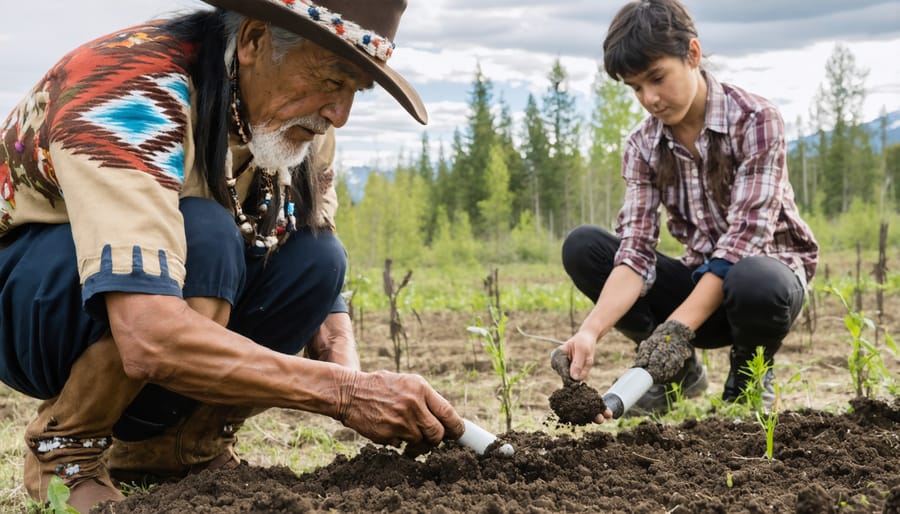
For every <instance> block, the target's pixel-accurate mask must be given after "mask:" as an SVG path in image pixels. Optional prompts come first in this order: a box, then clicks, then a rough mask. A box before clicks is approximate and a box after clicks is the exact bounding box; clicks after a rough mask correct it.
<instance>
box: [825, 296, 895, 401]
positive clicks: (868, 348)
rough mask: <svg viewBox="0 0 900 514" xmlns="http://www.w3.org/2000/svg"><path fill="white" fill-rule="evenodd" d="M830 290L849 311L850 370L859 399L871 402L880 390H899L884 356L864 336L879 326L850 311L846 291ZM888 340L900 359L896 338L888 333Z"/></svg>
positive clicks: (847, 319)
mask: <svg viewBox="0 0 900 514" xmlns="http://www.w3.org/2000/svg"><path fill="white" fill-rule="evenodd" d="M826 290H827V291H828V292H830V293H832V294H834V295H835V296H837V297H838V298H839V299H840V301H841V303H842V304H843V306H844V308H845V309H846V310H847V315H846V316H844V327H846V329H847V332H848V333H849V334H850V357H849V358H848V359H847V366H848V369H849V370H850V377H851V379H852V381H853V385H854V388H855V389H856V396H857V397H858V398H861V397H863V396H865V397H867V398H869V397H871V396H872V395H873V393H874V392H876V391H877V390H878V389H879V388H880V387H887V388H888V389H891V390H893V389H895V387H896V386H895V380H894V378H893V377H892V376H891V374H890V372H889V371H888V369H887V368H886V367H885V365H884V360H883V359H882V357H881V352H880V351H879V350H878V348H876V347H875V345H874V344H872V342H870V341H869V340H868V338H867V337H865V336H864V334H863V333H864V331H865V330H866V329H869V330H877V329H876V326H875V322H874V321H872V320H871V319H869V318H867V317H866V316H865V315H864V314H863V313H862V312H857V311H855V310H854V309H853V308H851V307H850V304H849V303H848V302H847V295H846V292H845V291H841V290H839V289H837V288H835V287H828V288H826ZM884 340H885V345H886V346H887V347H888V349H890V350H891V351H892V352H893V354H894V355H895V356H896V355H898V347H897V343H896V342H895V341H894V339H893V337H891V335H890V334H888V333H887V332H885V333H884Z"/></svg>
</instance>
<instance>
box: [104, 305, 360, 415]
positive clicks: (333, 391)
mask: <svg viewBox="0 0 900 514" xmlns="http://www.w3.org/2000/svg"><path fill="white" fill-rule="evenodd" d="M107 307H108V311H109V318H110V326H111V327H112V334H113V338H114V339H115V341H116V344H117V345H118V346H119V351H120V353H121V355H122V360H123V364H124V366H125V370H126V372H127V373H128V375H129V376H131V377H133V378H142V379H144V380H147V381H150V382H154V383H157V384H159V385H161V386H163V387H166V388H167V389H171V390H172V391H175V392H178V393H181V394H184V395H186V396H189V397H192V398H195V399H197V400H200V401H205V402H213V403H226V404H236V405H253V406H260V407H285V408H292V409H301V410H305V411H310V412H316V413H319V414H325V415H328V416H331V417H336V418H339V417H340V415H341V413H340V407H341V405H342V402H343V399H345V398H346V396H347V395H348V393H349V392H350V391H352V389H353V382H354V380H355V373H356V371H355V370H353V369H350V368H346V367H343V366H338V365H335V364H332V363H328V362H316V361H313V360H310V359H304V358H301V357H298V356H294V355H286V354H282V353H278V352H275V351H273V350H270V349H268V348H265V347H263V346H261V345H259V344H256V343H254V342H253V341H251V340H249V339H247V338H245V337H243V336H241V335H240V334H237V333H235V332H232V331H230V330H228V329H226V328H224V327H222V326H220V325H218V324H217V323H215V322H213V321H212V320H210V319H208V318H206V317H204V316H202V315H201V314H198V313H197V312H195V311H194V310H192V309H190V308H189V307H188V306H187V304H186V303H185V302H184V301H183V300H181V299H179V298H175V297H165V296H153V295H132V294H121V293H116V294H109V295H107Z"/></svg>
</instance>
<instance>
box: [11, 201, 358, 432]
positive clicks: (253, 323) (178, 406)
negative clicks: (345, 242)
mask: <svg viewBox="0 0 900 514" xmlns="http://www.w3.org/2000/svg"><path fill="white" fill-rule="evenodd" d="M180 208H181V212H182V215H183V217H184V223H185V235H186V238H187V245H188V248H187V262H186V269H187V274H186V277H185V283H184V287H183V290H182V293H183V296H184V297H185V298H190V297H213V298H221V299H224V300H226V301H228V302H229V303H230V304H231V305H232V306H233V309H232V314H231V320H230V322H229V328H230V329H231V330H234V331H235V332H238V333H240V334H242V335H244V336H246V337H248V338H250V339H252V340H253V341H255V342H256V343H258V344H261V345H263V346H266V347H268V348H271V349H273V350H275V351H278V352H281V353H286V354H297V353H299V352H300V351H301V350H302V349H303V347H304V346H305V345H306V344H307V343H308V342H309V341H310V339H311V338H312V337H313V335H315V333H316V331H317V330H318V328H319V326H320V325H321V324H322V322H323V321H324V320H325V318H326V317H327V316H328V314H330V313H331V312H335V311H345V310H346V306H345V305H344V303H343V301H342V300H341V298H340V291H341V288H342V287H343V283H344V273H345V271H346V266H347V260H346V259H347V258H346V253H345V252H344V248H343V246H342V245H341V243H340V241H339V240H338V238H337V237H336V236H335V235H334V234H332V233H321V234H312V233H311V232H310V231H308V230H307V231H299V232H297V233H295V234H293V235H292V236H291V237H290V238H289V239H288V241H287V242H286V243H285V244H284V245H282V246H281V247H280V248H278V250H277V251H276V252H275V253H273V254H271V255H270V256H269V257H268V258H267V259H264V258H260V257H254V256H252V255H250V254H249V253H247V252H246V248H245V245H244V243H243V240H242V239H241V237H240V234H239V232H238V229H237V227H236V226H235V223H234V219H233V218H232V215H231V214H230V213H229V212H228V211H227V210H226V209H224V208H223V207H222V206H220V205H219V204H217V203H215V202H213V201H210V200H204V199H201V198H187V199H184V200H182V202H181V205H180ZM108 330H109V326H108V324H107V322H106V321H100V320H97V319H94V318H91V317H90V316H89V315H88V314H87V312H86V311H85V310H84V308H83V306H82V300H81V285H80V282H79V277H78V269H77V265H76V259H75V246H74V243H73V241H72V231H71V227H70V226H69V225H68V224H63V225H39V224H35V225H29V226H26V227H23V228H21V229H19V230H18V231H17V233H16V239H15V240H14V241H12V242H11V243H9V244H8V246H7V247H5V248H3V249H0V380H2V381H3V382H4V383H6V384H8V385H9V386H10V387H12V388H14V389H17V390H19V391H21V392H23V393H25V394H27V395H29V396H33V397H36V398H43V399H46V398H52V397H54V396H56V395H58V394H59V392H60V391H61V390H62V387H63V385H64V384H65V382H66V380H67V379H68V376H69V371H70V369H71V367H72V364H73V363H74V362H75V359H77V358H78V357H79V356H80V355H81V353H82V352H83V351H84V350H85V348H87V347H88V345H90V344H92V343H93V342H95V341H97V340H98V339H99V338H101V337H102V336H103V335H104V334H105V333H106V332H107V331H108ZM98 379H100V377H98ZM194 404H195V402H194V401H193V400H189V399H187V398H185V397H183V396H180V395H177V394H175V393H172V392H170V391H166V390H165V389H163V388H161V387H159V386H156V385H153V384H150V385H148V386H146V387H145V388H144V390H143V391H142V392H141V393H140V394H139V395H138V397H137V399H135V401H134V403H133V404H132V406H131V407H129V408H128V409H126V413H132V414H135V415H139V416H140V417H142V418H145V419H148V420H149V421H153V419H151V418H154V419H155V422H158V423H157V424H161V425H165V424H168V423H171V422H172V419H170V418H180V417H182V416H183V415H184V414H185V411H187V410H190V409H191V408H192V406H193V405H194ZM151 411H152V412H151ZM161 418H165V419H161ZM175 421H177V419H175Z"/></svg>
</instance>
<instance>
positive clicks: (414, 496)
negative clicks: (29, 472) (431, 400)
mask: <svg viewBox="0 0 900 514" xmlns="http://www.w3.org/2000/svg"><path fill="white" fill-rule="evenodd" d="M853 407H854V408H853V410H852V412H850V413H847V414H841V415H833V414H827V413H823V412H818V411H796V412H791V411H788V412H783V413H781V415H780V416H779V423H778V426H777V428H776V431H775V451H774V457H775V458H774V460H772V461H769V460H766V459H764V458H762V457H761V456H762V455H763V454H764V453H765V437H764V433H763V431H762V428H761V427H760V426H759V425H757V424H756V423H755V422H753V421H739V420H734V419H707V420H703V421H687V422H685V423H682V424H680V425H674V426H670V425H661V424H658V423H653V422H650V421H647V422H644V423H642V424H640V425H638V426H637V427H634V428H633V429H630V430H628V431H625V432H622V433H620V434H618V436H617V437H613V436H612V435H610V434H608V433H605V432H591V433H587V434H584V435H583V436H581V437H578V438H575V437H571V436H567V435H563V436H557V437H550V436H548V435H547V434H544V433H542V432H538V433H524V432H511V433H508V434H504V435H503V436H502V438H501V439H502V440H503V441H505V442H510V443H512V444H513V445H514V446H515V448H516V454H515V457H514V458H512V459H507V458H503V457H501V456H499V455H496V454H491V453H490V452H488V454H486V455H485V456H483V457H478V456H476V455H475V454H474V453H473V452H471V451H470V450H467V449H465V448H462V447H460V446H458V445H456V444H455V443H447V444H444V445H442V446H441V447H440V448H438V449H436V450H435V451H433V452H432V453H430V454H429V455H428V456H427V458H420V459H418V460H412V459H409V458H405V457H403V456H402V455H400V454H399V453H398V452H396V451H394V450H392V449H387V448H381V447H376V446H367V447H365V448H363V450H362V451H361V452H360V453H359V455H357V456H356V457H354V458H352V459H347V458H345V457H338V458H336V459H335V460H334V461H333V462H332V463H331V464H329V465H328V466H325V467H323V468H320V469H317V470H316V471H314V472H311V473H307V474H304V475H301V476H297V475H295V474H294V473H292V472H291V471H290V470H288V469H286V468H281V467H276V468H259V467H254V466H249V465H246V464H243V465H241V466H239V467H238V468H237V469H234V470H229V471H220V472H213V473H210V472H204V473H200V474H198V475H195V476H191V477H188V478H186V479H184V480H182V481H181V482H179V483H175V484H165V485H161V486H158V487H156V488H153V489H151V490H150V491H149V492H147V493H140V494H136V495H133V496H131V497H129V498H128V499H126V500H125V501H124V502H122V503H119V504H108V505H106V506H105V507H104V508H103V509H102V510H100V512H104V513H113V512H118V513H122V512H129V513H134V514H147V513H162V512H166V513H171V512H192V513H196V514H212V513H232V512H248V513H273V512H281V513H300V512H326V511H329V512H409V513H412V512H436V513H449V512H490V513H517V512H530V513H534V512H583V511H595V512H596V511H605V512H633V513H658V512H663V511H665V512H675V513H714V512H715V513H723V512H729V513H741V512H746V513H759V512H802V513H805V512H830V511H837V510H840V512H866V513H871V512H876V513H877V512H884V513H898V512H900V421H898V420H900V400H896V401H894V403H893V404H887V403H883V402H875V401H857V402H854V403H853Z"/></svg>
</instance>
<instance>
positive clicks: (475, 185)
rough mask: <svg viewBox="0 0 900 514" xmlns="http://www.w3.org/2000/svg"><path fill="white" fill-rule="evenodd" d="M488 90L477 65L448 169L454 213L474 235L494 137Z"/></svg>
mask: <svg viewBox="0 0 900 514" xmlns="http://www.w3.org/2000/svg"><path fill="white" fill-rule="evenodd" d="M492 89H493V85H492V84H491V81H490V80H489V79H488V78H486V77H485V76H484V74H483V73H481V66H480V65H479V66H478V67H477V68H476V70H475V79H474V80H473V81H472V91H471V93H470V96H469V116H468V124H467V127H466V130H465V133H464V136H463V137H464V139H463V141H461V147H460V148H459V151H458V152H457V153H456V156H455V160H454V162H453V169H452V176H453V180H452V186H453V189H454V191H455V204H456V212H459V211H465V213H466V214H467V215H468V216H469V219H470V220H471V222H472V224H473V226H474V227H475V228H476V230H478V233H481V226H482V220H481V215H480V213H479V212H478V202H480V201H482V200H484V199H485V198H486V197H487V188H486V184H485V174H484V171H485V170H486V169H487V167H488V160H489V158H490V151H491V147H493V146H494V142H495V141H496V138H497V136H496V130H495V126H494V116H493V114H491V107H492V105H491V104H492V101H493V92H492ZM454 214H455V213H454Z"/></svg>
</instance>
